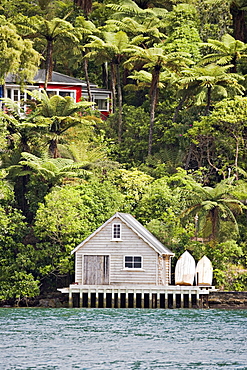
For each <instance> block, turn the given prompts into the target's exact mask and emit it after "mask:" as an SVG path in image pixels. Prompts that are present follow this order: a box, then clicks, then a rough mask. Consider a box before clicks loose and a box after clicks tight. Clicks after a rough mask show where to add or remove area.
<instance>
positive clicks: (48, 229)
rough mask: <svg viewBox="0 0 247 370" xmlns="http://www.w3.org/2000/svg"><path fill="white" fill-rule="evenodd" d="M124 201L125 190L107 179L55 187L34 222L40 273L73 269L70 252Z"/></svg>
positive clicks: (65, 271)
mask: <svg viewBox="0 0 247 370" xmlns="http://www.w3.org/2000/svg"><path fill="white" fill-rule="evenodd" d="M122 202H123V197H122V196H121V194H120V193H119V192H118V191H117V190H116V188H115V187H113V186H112V185H111V184H109V183H107V182H104V183H96V182H95V183H94V182H91V183H85V184H82V185H80V186H76V187H73V186H68V185H67V186H64V187H62V188H54V189H53V191H52V192H51V193H50V194H48V195H47V196H46V197H45V201H44V203H41V204H40V206H39V209H38V211H37V214H36V219H35V223H34V232H35V235H36V237H37V238H38V239H39V242H38V243H37V245H36V248H37V250H38V251H39V252H38V254H39V256H40V259H39V261H38V265H39V266H40V267H39V271H40V274H41V275H43V274H49V273H58V272H60V273H67V272H72V271H73V259H72V258H71V256H70V252H71V251H72V250H73V249H74V248H75V247H76V246H77V245H78V244H79V243H80V242H81V241H82V240H83V239H84V238H86V237H87V236H88V235H89V234H90V233H92V232H93V231H94V230H95V229H96V228H97V227H99V226H100V225H101V224H102V223H103V222H105V221H106V220H107V219H108V218H109V217H110V216H112V214H114V213H115V212H116V211H117V210H118V209H119V207H121V204H122Z"/></svg>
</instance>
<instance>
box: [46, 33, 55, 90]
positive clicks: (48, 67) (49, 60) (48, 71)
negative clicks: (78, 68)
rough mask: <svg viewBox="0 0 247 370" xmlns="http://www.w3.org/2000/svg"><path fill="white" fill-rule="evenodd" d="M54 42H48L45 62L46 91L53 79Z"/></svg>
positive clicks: (50, 40)
mask: <svg viewBox="0 0 247 370" xmlns="http://www.w3.org/2000/svg"><path fill="white" fill-rule="evenodd" d="M52 59H53V40H52V39H49V40H47V49H46V61H45V86H44V89H45V90H46V89H47V84H48V81H51V79H52V70H53V60H52Z"/></svg>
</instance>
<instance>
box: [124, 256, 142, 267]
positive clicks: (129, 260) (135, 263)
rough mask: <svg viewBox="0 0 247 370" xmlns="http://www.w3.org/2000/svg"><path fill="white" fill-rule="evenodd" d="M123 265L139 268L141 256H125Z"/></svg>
mask: <svg viewBox="0 0 247 370" xmlns="http://www.w3.org/2000/svg"><path fill="white" fill-rule="evenodd" d="M124 267H125V268H127V269H141V268H142V257H141V256H125V257H124Z"/></svg>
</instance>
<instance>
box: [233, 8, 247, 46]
mask: <svg viewBox="0 0 247 370" xmlns="http://www.w3.org/2000/svg"><path fill="white" fill-rule="evenodd" d="M230 12H231V15H232V21H233V37H234V38H235V39H236V40H240V41H243V42H245V43H246V42H247V27H246V20H245V15H246V11H245V10H243V9H240V8H239V7H237V6H236V5H234V4H233V5H232V6H231V7H230Z"/></svg>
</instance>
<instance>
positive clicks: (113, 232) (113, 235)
mask: <svg viewBox="0 0 247 370" xmlns="http://www.w3.org/2000/svg"><path fill="white" fill-rule="evenodd" d="M115 227H119V237H116V236H115ZM112 240H122V225H121V223H120V222H114V224H112Z"/></svg>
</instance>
